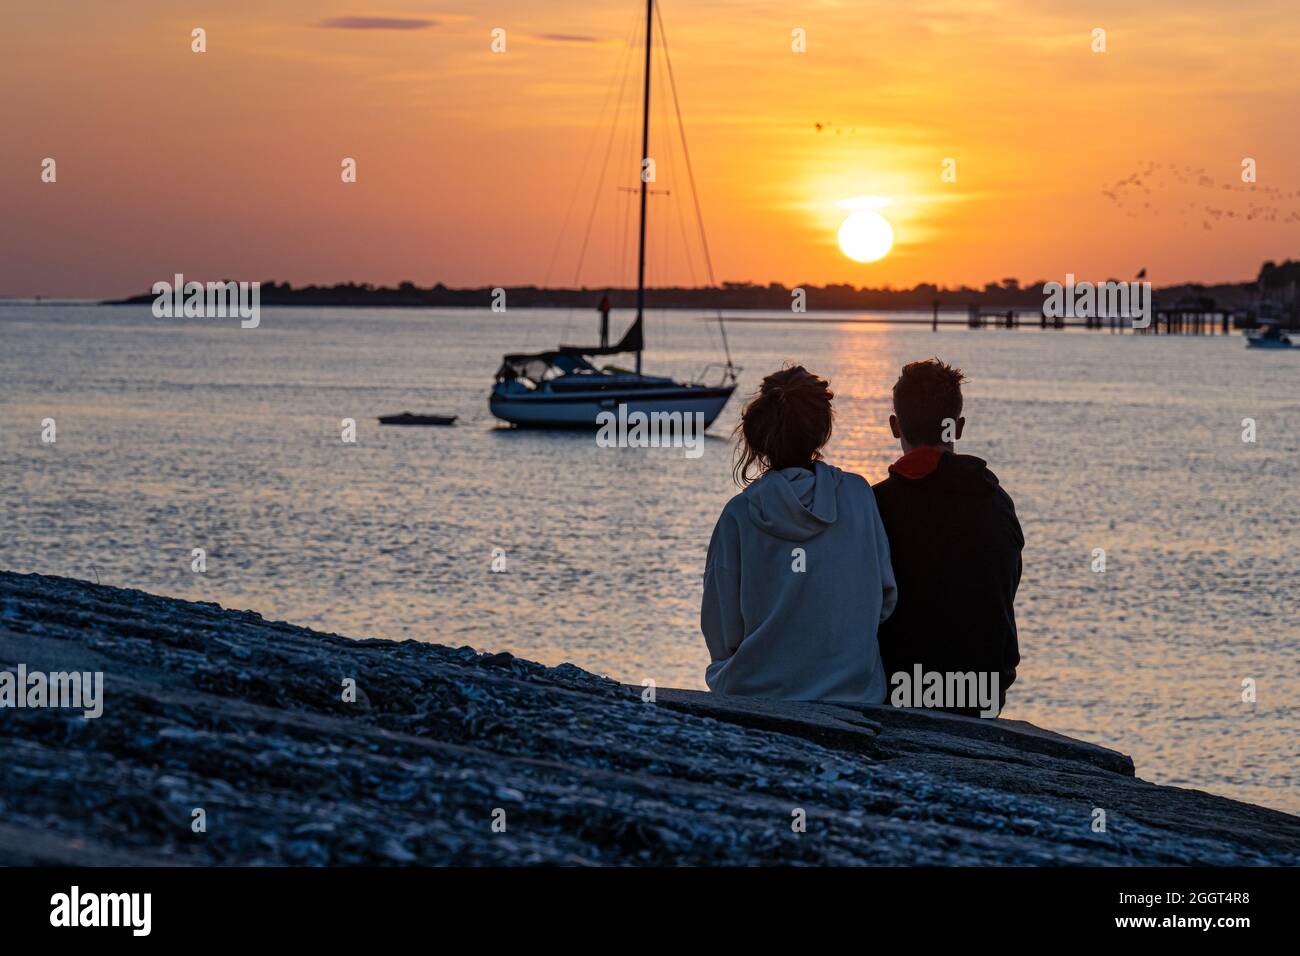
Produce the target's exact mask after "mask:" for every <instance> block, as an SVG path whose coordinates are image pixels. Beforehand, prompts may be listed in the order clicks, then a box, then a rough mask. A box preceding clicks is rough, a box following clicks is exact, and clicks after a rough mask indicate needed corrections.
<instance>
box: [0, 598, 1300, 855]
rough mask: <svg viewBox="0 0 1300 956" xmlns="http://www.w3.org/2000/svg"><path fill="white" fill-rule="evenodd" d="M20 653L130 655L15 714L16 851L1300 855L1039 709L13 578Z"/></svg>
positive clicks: (80, 665)
mask: <svg viewBox="0 0 1300 956" xmlns="http://www.w3.org/2000/svg"><path fill="white" fill-rule="evenodd" d="M20 663H22V664H25V665H26V666H27V668H28V669H29V670H41V671H46V672H49V671H66V670H82V671H102V672H103V673H104V713H103V716H102V717H100V718H98V719H94V720H86V719H84V718H83V717H82V716H81V713H80V711H75V712H74V711H70V710H63V709H52V708H45V709H21V710H19V709H2V710H0V768H3V770H2V771H0V863H8V864H31V863H49V864H65V863H66V864H150V863H195V864H210V863H220V864H354V863H362V864H532V863H561V864H610V863H642V864H681V863H686V864H710V863H730V864H1180V863H1201V864H1270V863H1272V864H1290V865H1294V864H1296V863H1297V862H1300V818H1297V817H1293V816H1290V815H1287V814H1283V813H1278V812H1276V811H1272V810H1266V809H1262V808H1259V807H1254V806H1250V805H1247V804H1243V803H1238V802H1235V801H1232V800H1227V799H1224V798H1221V797H1215V796H1211V795H1208V794H1204V793H1200V792H1197V791H1190V790H1181V789H1175V788H1172V787H1160V786H1155V785H1153V784H1150V783H1146V782H1144V781H1142V780H1139V779H1136V778H1135V777H1134V776H1133V765H1132V762H1131V761H1130V760H1129V758H1127V757H1125V756H1124V755H1122V754H1119V753H1116V752H1114V751H1110V750H1106V749H1104V748H1101V747H1097V746H1093V745H1091V744H1086V743H1083V742H1081V741H1077V740H1072V739H1070V738H1066V737H1062V736H1059V735H1056V734H1052V733H1049V732H1046V731H1043V730H1039V729H1038V728H1035V727H1033V726H1031V725H1029V724H1024V723H1021V722H1017V721H1006V720H997V721H980V720H974V719H968V718H963V717H954V716H947V715H942V714H933V713H925V712H920V711H903V710H895V709H893V708H889V707H880V708H871V709H868V710H866V711H858V710H854V709H850V708H844V707H837V706H831V705H825V704H791V703H779V702H771V701H753V700H743V699H738V698H719V697H714V696H711V695H708V694H702V693H698V692H693V691H675V690H666V689H660V690H658V691H657V699H656V701H655V702H654V703H647V702H644V701H643V700H642V694H643V690H642V688H640V687H625V686H622V685H620V684H617V683H615V682H612V681H609V680H606V679H603V678H599V677H596V676H593V675H591V674H588V673H586V672H584V671H582V670H579V669H578V668H576V667H573V666H571V665H564V666H561V667H556V668H547V667H543V666H542V665H540V664H535V663H531V662H529V661H525V660H520V659H517V658H514V657H512V656H510V655H509V654H486V655H484V654H478V653H475V652H474V651H473V650H471V649H470V648H459V649H453V648H448V647H442V646H439V645H436V644H426V643H418V642H414V641H406V642H403V643H393V642H388V641H380V640H368V641H354V640H350V639H347V638H344V637H340V636H338V635H334V634H322V633H318V632H314V631H310V630H307V629H304V628H299V627H293V626H291V625H288V624H282V623H275V622H270V621H265V620H263V619H262V618H261V617H260V616H259V615H257V614H255V613H252V612H248V611H243V612H241V611H228V610H222V609H221V608H220V607H217V606H216V605H214V604H203V603H190V602H186V601H178V600H173V599H169V598H163V597H157V596H154V595H150V594H145V593H142V592H140V591H130V590H121V589H117V588H110V587H100V586H98V585H94V584H89V583H86V582H82V581H74V580H69V579H66V578H55V577H44V576H38V575H16V574H10V573H4V572H0V670H8V671H11V672H13V671H16V669H17V665H18V664H20ZM345 678H352V679H355V681H356V683H357V687H358V689H359V693H358V694H357V701H356V702H355V703H345V702H344V701H343V699H342V697H343V681H344V679H345ZM195 808H203V810H204V811H205V813H206V824H207V829H206V832H204V833H195V832H192V829H191V821H192V811H193V810H194V809H195ZM498 808H500V809H501V810H503V811H504V818H505V823H506V829H505V832H503V833H499V832H494V831H493V827H492V823H493V815H494V810H496V809H498ZM1094 808H1101V809H1104V810H1105V811H1106V820H1107V827H1106V832H1104V833H1094V832H1093V831H1092V828H1091V823H1092V819H1093V809H1094ZM797 810H802V811H804V813H805V814H806V820H807V823H806V832H803V833H796V832H794V828H793V827H792V823H793V822H794V821H795V820H796V818H797V813H796V811H797ZM499 816H500V815H499V814H498V817H499Z"/></svg>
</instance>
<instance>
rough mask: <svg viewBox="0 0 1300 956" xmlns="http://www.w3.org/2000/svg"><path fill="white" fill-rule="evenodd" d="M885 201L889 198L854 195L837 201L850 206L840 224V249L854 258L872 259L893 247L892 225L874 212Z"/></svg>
mask: <svg viewBox="0 0 1300 956" xmlns="http://www.w3.org/2000/svg"><path fill="white" fill-rule="evenodd" d="M887 205H889V200H888V199H884V198H882V197H879V196H856V197H854V198H853V199H846V200H844V201H843V202H842V203H840V206H841V207H842V208H844V209H847V210H849V215H848V218H846V219H845V220H844V222H842V223H841V224H840V232H839V238H840V249H841V251H843V253H844V254H845V255H846V256H848V257H849V258H850V259H852V260H853V261H854V262H875V261H876V260H877V259H883V258H884V257H885V256H886V255H888V253H889V250H890V249H892V248H893V247H894V228H893V227H892V226H891V225H890V224H889V220H888V219H886V218H885V217H884V216H882V215H881V214H880V213H878V212H876V210H877V209H880V208H882V207H884V206H887Z"/></svg>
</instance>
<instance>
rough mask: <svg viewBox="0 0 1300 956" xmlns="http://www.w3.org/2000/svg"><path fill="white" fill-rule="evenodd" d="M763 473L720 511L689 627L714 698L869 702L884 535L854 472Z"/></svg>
mask: <svg viewBox="0 0 1300 956" xmlns="http://www.w3.org/2000/svg"><path fill="white" fill-rule="evenodd" d="M814 467H815V469H816V470H815V471H811V472H810V471H808V470H807V469H806V468H785V469H783V470H781V471H775V472H768V473H767V474H765V475H763V477H762V478H760V479H758V480H757V481H756V482H754V483H753V484H752V485H750V486H749V487H748V488H746V489H745V490H744V491H743V492H741V493H740V494H738V495H736V496H735V497H734V498H732V499H731V500H730V501H729V502H727V506H726V507H725V508H723V509H722V516H721V517H720V518H719V519H718V524H717V527H715V528H714V529H713V539H712V540H711V541H710V542H709V554H708V558H707V559H706V561H705V566H704V599H703V602H702V604H701V607H700V629H701V630H702V631H703V632H704V640H705V643H707V644H708V647H709V653H710V655H711V656H712V658H713V663H711V664H710V665H709V668H708V670H707V671H706V672H705V680H706V681H707V682H708V685H709V689H710V690H712V691H713V692H714V693H718V694H735V695H740V696H746V697H772V698H777V699H780V700H820V701H828V702H835V703H846V704H879V703H882V702H883V701H884V700H885V693H886V689H887V682H886V679H885V671H884V667H883V666H882V665H881V662H880V646H879V644H877V642H876V628H877V626H878V625H879V623H880V622H881V621H883V620H884V619H885V618H887V617H889V615H890V612H891V611H893V609H894V604H895V602H896V601H897V596H898V591H897V587H896V586H895V583H894V571H893V568H892V567H890V563H889V540H888V539H887V538H886V537H885V528H884V525H883V524H881V521H880V512H879V511H877V510H876V499H875V496H874V495H873V494H872V492H871V485H869V484H868V483H867V481H866V479H864V478H863V477H862V476H861V475H854V474H849V473H846V472H843V471H840V469H838V468H834V467H832V466H830V465H827V464H824V463H823V462H817V463H816V465H815V466H814Z"/></svg>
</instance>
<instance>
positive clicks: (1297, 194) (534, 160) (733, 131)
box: [0, 0, 1300, 297]
mask: <svg viewBox="0 0 1300 956" xmlns="http://www.w3.org/2000/svg"><path fill="white" fill-rule="evenodd" d="M1215 6H1216V4H1212V3H1210V2H1206V0H1149V2H1143V3H1141V4H1134V3H1133V2H1132V0H1113V2H1112V0H1107V2H1100V3H1079V2H1073V0H1032V2H1031V0H1023V2H1012V0H965V2H955V0H909V2H907V3H896V2H895V3H870V2H863V0H807V2H789V0H787V2H768V0H745V2H741V0H666V2H665V3H664V6H663V16H664V22H665V26H666V29H667V34H668V43H669V49H670V51H671V53H672V58H673V66H674V70H675V73H676V80H677V86H678V90H679V93H680V96H681V100H682V108H683V111H684V114H685V121H686V132H687V137H688V141H689V145H690V151H691V158H692V161H693V163H694V167H695V174H696V178H697V181H698V183H699V187H700V199H701V204H702V208H703V214H704V219H705V223H706V226H707V227H708V235H709V240H710V245H711V247H712V253H713V260H714V264H715V271H716V273H717V277H718V279H720V280H732V281H742V280H748V281H754V282H760V283H767V282H772V281H775V282H783V283H786V284H788V285H794V284H798V283H816V284H823V283H828V282H844V283H850V284H853V285H869V286H881V285H886V284H888V285H893V286H910V285H912V284H914V283H917V282H921V281H931V282H936V283H940V284H947V285H955V284H960V283H967V284H972V285H982V284H983V283H985V282H987V281H990V280H998V279H1001V278H1003V277H1007V276H1015V277H1018V278H1020V279H1022V280H1025V281H1030V280H1034V279H1057V280H1060V279H1061V278H1062V277H1063V276H1064V274H1065V273H1066V272H1073V273H1075V274H1076V275H1079V276H1080V277H1087V278H1107V277H1117V278H1131V277H1132V276H1133V274H1134V273H1136V271H1137V270H1138V269H1140V268H1142V267H1146V268H1147V269H1148V274H1149V277H1150V278H1151V279H1152V280H1153V281H1154V282H1155V283H1156V284H1165V283H1172V282H1177V281H1184V280H1195V281H1207V282H1208V281H1223V280H1233V281H1235V280H1242V279H1247V278H1251V277H1253V276H1254V274H1255V273H1256V271H1257V270H1258V267H1259V264H1260V263H1261V262H1262V261H1263V260H1265V259H1284V258H1287V257H1288V256H1291V257H1296V256H1300V242H1298V241H1297V238H1298V237H1300V163H1298V162H1297V160H1298V159H1300V155H1298V151H1300V140H1297V138H1296V136H1295V132H1294V129H1295V121H1296V119H1295V118H1296V110H1297V106H1300V74H1298V73H1297V71H1296V70H1295V69H1294V64H1295V63H1296V62H1297V61H1300V7H1296V6H1295V5H1294V4H1287V3H1283V2H1280V0H1278V2H1274V3H1255V2H1249V0H1244V2H1237V3H1234V4H1232V5H1230V6H1225V5H1224V4H1222V3H1221V2H1220V3H1218V4H1217V6H1218V7H1219V8H1220V9H1218V10H1215V9H1214V7H1215ZM643 16H644V13H643V7H642V6H641V5H640V4H639V3H638V2H636V0H587V2H583V3H577V2H560V0H476V2H474V3H463V4H456V3H448V4H437V3H434V4H431V3H425V2H403V0H385V2H383V3H382V4H380V5H375V6H370V5H368V4H367V3H365V2H357V0H349V2H342V3H339V2H330V0H310V2H308V0H301V2H300V0H283V2H275V0H270V2H267V0H220V2H192V3H187V2H178V0H166V2H162V0H159V2H146V0H114V2H112V3H98V2H96V3H92V2H81V3H74V2H58V3H14V4H8V5H6V9H5V12H4V14H3V20H4V25H3V30H2V31H0V117H2V118H3V124H4V135H3V137H2V138H0V222H2V225H0V294H3V295H15V296H30V295H43V296H87V297H94V296H112V295H125V294H131V293H138V292H145V291H148V289H149V287H150V286H151V285H152V284H153V283H154V282H155V281H157V280H158V279H162V278H170V277H171V276H172V275H173V274H174V273H176V272H181V273H184V274H185V275H186V277H187V278H191V279H212V278H219V277H220V278H233V279H244V280H252V279H260V280H270V279H277V280H281V281H283V280H288V281H291V282H293V283H294V284H295V285H302V284H307V283H313V282H314V283H326V284H332V283H334V282H340V281H356V282H373V283H376V284H394V283H396V282H399V281H402V280H410V281H413V282H416V283H418V284H420V285H428V284H432V283H433V282H437V281H442V282H445V283H447V284H449V285H454V286H462V285H475V286H478V285H511V284H522V283H535V284H541V283H543V282H546V283H547V284H551V285H560V284H571V283H572V282H573V281H574V278H575V266H576V262H577V253H578V248H579V246H580V244H581V240H582V234H583V229H584V227H585V224H586V220H587V216H588V213H589V210H590V208H591V204H592V201H593V199H597V198H598V199H599V200H600V202H599V204H598V207H597V208H598V214H597V217H596V223H595V227H594V229H593V232H592V235H591V240H590V248H589V251H588V254H587V258H586V261H585V264H584V268H583V269H582V270H581V272H580V273H579V274H577V280H578V281H579V282H580V283H583V284H588V285H601V284H605V283H612V282H617V283H620V284H622V283H625V282H628V281H634V280H635V273H634V272H632V271H631V268H630V263H631V256H630V252H631V243H630V241H627V242H625V240H624V237H625V236H626V237H627V239H628V240H630V239H631V236H630V232H631V230H630V229H629V228H627V227H628V226H629V225H630V220H629V219H628V218H626V217H627V215H628V213H631V212H633V211H634V209H633V206H632V203H633V202H634V194H633V193H632V192H630V191H621V190H620V189H619V187H620V186H624V187H627V186H634V185H635V184H636V176H637V166H636V155H635V154H636V148H635V141H634V139H633V138H631V130H632V127H631V125H630V123H624V124H623V126H622V127H620V128H619V129H620V131H619V134H618V137H617V138H616V139H615V140H614V142H615V148H616V151H615V154H614V162H615V163H616V165H615V166H614V167H612V170H611V173H610V174H609V175H607V177H606V179H605V182H604V184H603V188H602V190H601V191H600V192H599V193H598V192H597V191H596V180H597V175H596V174H597V172H598V169H599V166H600V161H601V158H602V156H603V152H604V149H605V146H606V142H607V141H608V129H609V126H610V111H609V110H607V111H606V113H605V115H604V117H603V119H602V116H601V110H602V106H603V105H604V104H606V102H607V100H612V99H613V97H612V96H610V95H609V91H610V90H611V88H616V87H617V85H618V80H619V76H620V66H621V65H622V64H623V63H624V59H625V57H626V55H627V51H628V46H627V41H628V39H629V38H630V37H633V36H634V31H635V30H636V29H637V27H638V25H639V23H640V21H641V18H642V17H643ZM194 27H202V28H203V29H204V30H206V33H207V52H206V53H202V54H196V53H193V52H191V48H190V47H191V30H192V29H193V28H194ZM495 27H501V28H504V29H505V30H506V43H507V49H506V52H505V53H502V54H494V53H493V52H492V51H491V49H490V43H491V31H492V29H493V28H495ZM796 28H801V29H803V30H805V31H806V36H807V50H806V52H804V53H796V52H794V51H792V49H791V43H792V36H791V32H792V30H795V29H796ZM1094 28H1102V29H1104V30H1105V31H1106V47H1107V49H1106V52H1105V53H1094V52H1093V51H1092V49H1091V45H1092V42H1093V40H1092V31H1093V30H1094ZM661 65H662V60H661V59H659V58H658V57H656V67H657V68H659V67H661ZM659 79H660V80H662V79H664V77H663V71H662V69H660V72H659ZM629 83H631V84H633V85H635V84H637V83H639V75H637V74H636V72H635V70H634V71H633V73H632V74H631V77H630V79H629ZM665 90H666V86H660V85H658V84H656V87H655V90H654V95H655V98H656V109H655V113H654V116H655V122H656V126H655V132H654V137H655V138H654V139H652V145H651V155H652V156H655V157H656V161H657V164H658V174H659V175H658V182H657V183H656V184H655V188H656V189H657V190H667V191H668V192H669V194H668V195H663V194H657V195H655V196H653V197H652V198H651V201H650V203H651V214H652V220H651V223H652V230H651V234H652V241H653V245H652V250H653V252H654V255H653V256H652V265H651V269H650V275H649V277H650V282H651V284H655V285H659V284H666V283H670V282H671V283H683V284H695V283H698V282H702V281H703V274H702V271H701V261H700V257H699V256H698V251H697V250H695V251H694V253H693V254H692V255H686V254H684V253H683V243H684V244H685V247H686V248H689V249H694V237H693V233H692V232H691V231H690V230H691V229H693V225H692V221H690V220H688V221H686V222H682V221H680V220H679V218H678V216H679V212H680V211H686V212H688V213H689V211H690V204H689V193H688V189H687V184H686V181H685V179H684V177H683V175H682V173H683V167H682V164H681V162H680V150H676V155H674V150H673V149H665V146H666V145H667V144H668V143H669V142H670V140H669V136H670V133H671V132H672V127H671V126H670V124H669V122H668V120H669V119H670V117H671V114H670V113H665V112H662V108H663V107H665V105H666V98H665V97H664V96H663V95H662V94H663V93H664V91H665ZM627 93H628V95H627V96H626V97H625V99H626V103H627V104H628V105H630V104H631V103H632V102H633V100H632V96H631V94H632V90H631V88H630V87H629V89H628V91H627ZM623 118H624V120H630V119H631V113H630V112H626V113H625V114H624V117H623ZM816 124H822V127H823V128H822V129H821V130H820V131H818V129H817V127H816ZM673 138H674V139H675V134H673ZM624 144H627V145H628V147H629V148H626V149H625V148H622V147H623V145H624ZM660 150H664V152H663V153H662V154H661V153H660ZM589 153H590V156H591V158H590V161H589V163H588V165H587V167H586V174H585V176H582V175H580V173H582V171H583V169H584V159H585V158H586V157H588V155H589ZM46 157H52V158H54V159H55V161H56V163H57V182H55V183H53V184H50V183H43V182H41V163H42V160H43V159H44V158H46ZM344 157H353V158H355V159H356V160H357V164H358V181H357V182H356V183H355V184H345V183H343V182H341V180H340V162H341V160H342V159H343V158H344ZM1246 157H1250V158H1253V159H1254V160H1255V161H1256V162H1257V169H1258V182H1256V183H1255V184H1253V185H1251V184H1246V183H1243V182H1242V180H1241V169H1242V160H1243V159H1244V158H1246ZM946 158H951V159H953V160H954V161H955V168H956V176H957V178H956V181H955V182H943V181H942V180H941V176H940V173H941V164H942V162H943V160H944V159H946ZM1133 174H1138V175H1137V176H1136V177H1135V178H1130V177H1133ZM1121 183H1122V185H1121ZM1107 192H1109V193H1110V195H1107V194H1106V193H1107ZM575 195H576V197H577V199H576V201H575V199H574V197H575ZM858 196H872V197H881V198H883V199H885V200H888V205H887V206H885V207H884V208H882V209H881V210H880V211H881V213H882V214H883V215H885V217H886V218H887V219H888V220H889V221H890V223H891V224H892V226H893V228H894V234H895V246H894V249H893V251H892V252H891V253H890V254H888V255H887V256H885V257H884V258H883V259H880V260H878V261H876V262H872V263H865V264H864V263H857V262H854V261H852V260H851V259H849V258H847V257H846V256H845V255H844V254H843V253H842V252H841V251H840V249H839V247H838V246H837V243H836V229H837V228H838V226H839V224H840V222H841V221H842V220H843V219H844V217H845V215H846V213H845V211H844V209H843V208H841V206H840V205H839V204H840V203H841V202H842V201H844V200H847V199H850V198H852V197H858ZM571 204H572V206H571ZM570 208H571V210H572V211H571V212H570V213H569V216H568V222H567V227H566V228H564V229H563V230H562V228H561V227H562V226H565V219H566V211H568V210H570ZM620 225H622V227H623V228H621V229H620ZM683 227H685V228H683ZM683 237H685V238H683ZM692 267H693V268H694V270H695V271H694V272H692V271H691V269H692Z"/></svg>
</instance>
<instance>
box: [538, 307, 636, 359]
mask: <svg viewBox="0 0 1300 956" xmlns="http://www.w3.org/2000/svg"><path fill="white" fill-rule="evenodd" d="M642 325H643V320H642V318H641V316H637V319H636V321H635V322H633V323H632V325H631V327H629V328H628V330H627V331H626V332H625V333H623V337H622V338H621V339H619V340H618V343H617V344H615V345H607V346H605V347H604V348H601V347H600V346H599V345H596V346H592V347H590V348H584V347H583V346H580V345H561V346H560V349H559V351H560V352H562V353H565V354H567V355H618V354H619V353H620V352H640V351H641V350H642V349H644V348H645V336H644V335H643V334H642V332H641V328H642Z"/></svg>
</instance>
